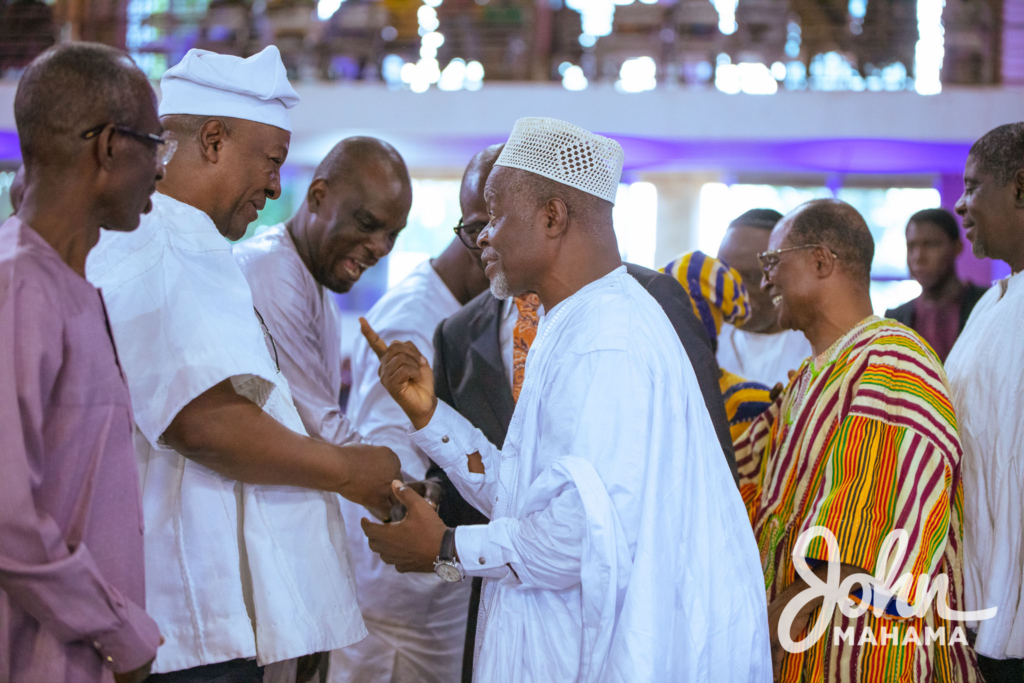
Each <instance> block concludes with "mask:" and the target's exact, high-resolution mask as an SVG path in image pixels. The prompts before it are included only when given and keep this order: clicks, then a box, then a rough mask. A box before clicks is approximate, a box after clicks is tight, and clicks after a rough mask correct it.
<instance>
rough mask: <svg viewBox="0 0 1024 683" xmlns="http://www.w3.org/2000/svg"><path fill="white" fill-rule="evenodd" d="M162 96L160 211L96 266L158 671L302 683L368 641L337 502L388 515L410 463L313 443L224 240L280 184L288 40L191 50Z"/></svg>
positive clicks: (106, 243) (191, 677) (102, 252)
mask: <svg viewBox="0 0 1024 683" xmlns="http://www.w3.org/2000/svg"><path fill="white" fill-rule="evenodd" d="M161 90H162V95H163V99H162V101H161V103H160V110H159V113H160V116H161V123H162V124H163V126H164V128H165V129H167V130H168V131H169V132H170V133H171V135H172V136H173V137H174V138H175V139H176V140H177V141H178V152H177V154H176V156H175V158H174V161H173V163H171V164H169V165H168V166H167V171H166V174H165V176H164V179H163V181H161V182H160V183H159V185H158V186H157V191H158V193H157V194H155V195H154V196H153V211H152V212H151V213H150V214H149V215H148V216H146V217H144V219H143V221H142V224H141V225H140V227H139V228H138V230H136V231H135V232H134V233H124V236H126V237H128V238H129V239H119V238H118V236H115V237H114V238H113V239H101V240H100V243H99V245H98V246H97V247H96V248H95V249H94V250H93V252H92V254H91V257H90V259H89V261H88V263H87V275H88V278H89V280H90V281H91V282H92V283H93V284H94V285H96V286H97V287H99V288H101V290H102V292H103V297H104V300H105V302H106V305H107V309H108V311H109V318H110V323H111V328H112V330H113V334H114V337H115V339H116V342H117V347H118V351H119V354H120V361H121V367H122V368H123V370H124V373H125V376H126V379H127V381H128V385H129V388H130V390H131V395H132V407H133V409H134V414H135V422H136V428H137V429H136V437H135V444H136V450H137V452H138V457H139V464H140V468H139V469H140V472H141V475H142V491H143V493H142V504H143V508H144V515H145V522H146V531H145V551H146V598H147V607H148V609H149V611H150V613H151V614H152V616H153V617H154V619H155V620H156V622H157V624H158V625H159V626H160V630H161V632H162V633H163V634H164V636H165V637H166V639H167V642H166V644H165V646H164V647H163V648H161V650H160V652H159V654H158V657H157V659H156V662H155V663H154V665H153V671H154V672H156V675H154V676H153V678H151V679H150V680H152V681H156V682H166V681H189V682H192V681H212V680H216V681H257V680H259V681H267V682H268V683H269V682H270V681H274V682H275V683H276V682H277V681H289V682H290V681H293V680H295V678H296V669H297V664H296V658H298V657H302V656H305V655H312V654H315V653H320V652H326V651H329V650H333V649H337V648H341V647H345V646H346V645H350V644H352V643H354V642H356V641H358V640H360V639H362V638H363V637H364V636H365V635H366V630H365V628H364V626H363V622H362V618H361V616H360V614H359V608H358V603H357V602H356V595H355V584H354V580H353V577H352V575H351V568H350V562H349V558H348V551H347V544H346V540H345V530H344V524H343V520H342V517H341V511H340V507H339V503H340V501H339V500H338V498H337V494H341V495H343V496H345V497H347V498H350V499H352V500H354V501H356V502H358V503H361V504H364V505H369V506H370V507H371V508H373V509H377V510H381V509H386V507H385V506H387V505H388V501H387V498H388V495H389V486H388V483H389V482H390V481H391V479H393V478H394V477H396V476H398V472H399V465H398V459H397V458H396V457H395V455H394V453H392V452H391V451H390V450H389V449H387V448H380V447H375V446H368V445H362V444H354V445H347V446H341V447H339V446H335V445H332V444H328V443H324V442H322V441H319V440H313V439H311V438H309V437H308V436H307V435H306V431H305V430H304V428H303V425H302V421H301V420H300V418H299V415H298V413H297V412H296V409H295V406H294V405H293V402H292V398H291V394H290V391H289V388H288V384H287V382H286V381H285V379H284V377H283V376H282V375H281V373H280V366H279V362H278V360H279V357H278V353H277V348H276V345H275V342H274V341H273V330H268V329H267V328H266V326H265V325H263V321H262V319H261V316H260V314H259V312H258V311H256V310H255V309H254V307H253V301H252V295H251V293H250V290H249V287H248V285H247V284H246V280H245V277H244V276H243V274H242V272H241V270H240V269H239V267H238V265H237V264H236V262H235V260H234V259H233V258H232V254H231V245H230V243H229V242H228V241H227V240H225V239H224V238H225V237H227V238H229V239H238V238H240V237H241V236H242V235H243V234H244V233H245V230H246V228H247V226H248V225H249V224H250V223H251V222H252V221H253V220H255V219H256V217H257V212H258V210H259V209H262V208H263V206H264V204H265V202H266V201H267V199H274V198H276V197H277V196H278V195H279V194H280V192H281V181H280V168H281V164H283V163H284V160H285V157H286V156H287V154H288V145H289V142H290V138H291V134H290V130H291V124H290V122H289V116H288V109H289V108H291V107H293V106H294V105H295V104H296V103H297V102H298V95H297V94H296V93H295V91H294V90H293V89H292V87H291V86H290V85H289V84H288V79H287V78H286V76H285V70H284V66H283V65H282V64H281V59H280V55H279V54H278V51H277V48H275V47H269V48H267V49H266V50H264V51H263V52H261V53H260V54H258V55H255V56H253V57H250V58H249V59H245V60H243V59H240V58H238V57H231V56H226V55H219V54H215V53H212V52H206V51H203V50H190V51H189V53H188V54H187V55H186V56H185V58H184V59H183V60H182V62H181V63H180V64H178V65H177V66H175V67H174V68H172V69H170V70H169V71H168V72H167V73H166V74H165V75H164V77H163V80H162V82H161Z"/></svg>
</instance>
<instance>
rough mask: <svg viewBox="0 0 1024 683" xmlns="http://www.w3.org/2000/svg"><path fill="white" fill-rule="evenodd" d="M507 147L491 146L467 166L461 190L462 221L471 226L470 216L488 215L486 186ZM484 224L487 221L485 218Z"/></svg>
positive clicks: (480, 152) (478, 154)
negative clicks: (502, 151) (503, 150)
mask: <svg viewBox="0 0 1024 683" xmlns="http://www.w3.org/2000/svg"><path fill="white" fill-rule="evenodd" d="M504 147H505V145H503V144H501V145H491V146H490V147H486V148H484V149H482V150H480V151H479V152H477V153H476V154H475V155H474V156H473V158H472V159H470V161H469V165H468V166H466V171H465V172H464V173H463V174H462V187H461V188H460V189H459V204H460V205H461V207H462V221H463V223H466V224H469V223H471V222H472V221H470V220H469V215H470V214H474V215H475V214H481V215H482V216H486V215H487V207H486V206H485V205H484V186H485V185H486V184H487V178H488V176H490V175H491V170H492V169H493V168H494V162H495V161H497V160H498V156H500V155H501V150H502V149H503V148H504ZM484 222H485V223H486V222H487V219H486V218H484Z"/></svg>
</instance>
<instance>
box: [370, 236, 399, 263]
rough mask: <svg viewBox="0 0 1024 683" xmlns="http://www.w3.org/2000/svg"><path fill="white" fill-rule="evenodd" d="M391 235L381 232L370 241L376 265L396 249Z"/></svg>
mask: <svg viewBox="0 0 1024 683" xmlns="http://www.w3.org/2000/svg"><path fill="white" fill-rule="evenodd" d="M390 235H391V233H390V232H384V231H380V232H378V233H377V234H376V235H374V237H373V239H371V240H370V243H369V248H370V253H371V254H373V258H374V263H376V262H377V261H379V260H381V259H382V258H384V257H385V256H387V255H388V254H390V253H391V250H392V249H394V248H395V242H394V240H392V239H391V237H390ZM371 265H372V264H371Z"/></svg>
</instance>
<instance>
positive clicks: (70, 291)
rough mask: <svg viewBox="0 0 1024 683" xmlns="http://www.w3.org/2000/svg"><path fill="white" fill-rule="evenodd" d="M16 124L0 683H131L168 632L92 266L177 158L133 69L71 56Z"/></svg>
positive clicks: (52, 54)
mask: <svg viewBox="0 0 1024 683" xmlns="http://www.w3.org/2000/svg"><path fill="white" fill-rule="evenodd" d="M14 116H15V121H16V123H17V127H18V136H19V142H20V146H21V152H22V157H23V159H24V163H25V166H24V173H23V174H22V173H20V172H19V175H20V176H21V180H19V181H18V185H20V189H19V188H18V187H13V188H12V189H14V190H16V191H15V192H12V203H13V204H14V206H15V209H16V210H17V214H16V215H15V216H12V217H11V218H9V219H8V220H7V221H6V222H5V223H4V224H3V225H2V226H0V378H2V379H0V681H5V682H8V683H35V682H36V681H82V682H93V681H95V682H97V683H98V682H99V681H107V680H110V672H111V671H113V672H114V680H116V681H117V682H118V683H128V682H132V683H134V682H136V681H141V680H143V679H144V678H145V677H146V675H147V674H148V673H149V669H150V664H151V663H152V661H153V658H154V656H155V655H156V652H157V648H158V646H159V645H160V632H159V629H158V627H157V624H156V623H155V622H154V621H153V619H152V618H151V617H149V616H147V614H146V612H145V607H146V591H145V571H144V566H143V565H144V559H143V554H144V553H143V543H144V541H143V533H142V525H143V519H142V511H141V510H140V509H139V505H138V498H139V475H138V468H137V466H136V462H135V452H134V450H133V448H132V413H131V402H130V399H129V396H128V389H127V387H126V386H125V382H124V379H123V378H122V376H121V373H120V370H119V367H118V359H117V351H116V349H115V346H114V343H113V340H112V339H111V337H110V333H109V330H108V322H107V318H106V316H105V313H104V309H103V301H102V299H101V298H100V294H99V292H97V290H96V289H95V288H94V287H93V286H92V285H90V284H89V283H88V282H87V281H86V279H85V260H86V256H87V255H88V253H89V251H90V249H92V247H93V245H95V243H96V241H97V240H98V239H99V237H100V232H101V231H100V229H101V228H103V229H105V230H110V231H117V232H124V233H127V232H131V231H133V230H135V229H136V228H137V227H138V225H139V215H140V214H142V213H144V212H148V211H149V210H150V208H151V206H152V204H151V201H150V196H151V195H152V194H153V191H154V189H155V187H156V183H157V182H158V181H159V180H160V179H161V177H162V176H163V174H164V165H163V164H164V161H165V159H166V155H164V154H162V153H160V152H159V150H160V146H159V144H158V143H154V141H156V140H160V139H161V136H160V132H161V130H162V129H161V125H160V121H159V119H158V118H157V110H156V97H155V95H154V93H153V89H152V88H151V87H150V85H149V83H148V81H147V79H146V76H145V75H144V74H143V73H142V72H141V71H140V70H139V69H138V68H137V67H136V66H135V65H134V63H133V62H132V61H131V59H130V58H129V57H128V55H126V54H124V53H123V52H120V51H118V50H114V49H112V48H109V47H106V46H102V45H94V44H89V43H70V44H64V45H61V46H59V47H56V48H53V49H51V50H49V51H47V52H45V53H44V54H43V55H41V56H40V57H39V58H37V59H36V60H35V61H34V62H33V63H32V64H31V65H30V66H29V67H28V69H27V70H26V71H25V74H24V75H23V76H22V78H21V81H20V83H19V84H18V92H17V95H16V97H15V102H14ZM83 127H87V128H88V131H86V134H83V133H82V131H81V129H82V128H83ZM129 131H130V132H129ZM140 142H141V143H142V144H140ZM22 191H23V194H22Z"/></svg>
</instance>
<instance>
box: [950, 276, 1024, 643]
mask: <svg viewBox="0 0 1024 683" xmlns="http://www.w3.org/2000/svg"><path fill="white" fill-rule="evenodd" d="M946 375H947V377H949V386H950V389H951V390H952V398H953V405H954V408H955V409H956V418H957V422H958V424H959V425H960V439H961V442H962V443H963V447H964V457H963V476H964V513H963V519H964V588H965V590H964V601H965V603H966V605H967V607H966V609H968V610H980V609H985V608H988V607H996V608H998V609H997V611H996V615H995V617H994V618H992V619H988V620H985V621H982V622H980V623H978V625H977V627H978V638H977V641H976V642H975V645H974V649H975V650H976V651H977V652H978V654H981V655H984V656H986V657H993V658H995V659H1006V658H1011V657H1012V658H1024V585H1022V581H1021V579H1022V573H1024V538H1022V531H1024V457H1022V456H1024V394H1022V393H1021V387H1022V386H1024V274H1017V275H1014V276H1012V277H1009V278H1006V279H1004V280H1000V281H999V282H997V283H995V285H994V286H993V287H992V289H990V290H988V292H986V293H985V295H984V296H983V297H982V298H981V301H979V302H978V304H977V306H975V307H974V310H973V311H972V312H971V317H970V318H969V319H968V321H967V326H966V327H965V328H964V331H963V332H962V333H961V335H960V337H959V339H957V342H956V344H955V345H954V346H953V350H952V351H951V352H950V354H949V358H947V359H946ZM971 626H972V627H973V624H971Z"/></svg>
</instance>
